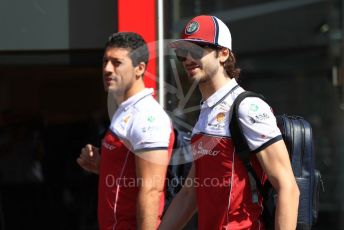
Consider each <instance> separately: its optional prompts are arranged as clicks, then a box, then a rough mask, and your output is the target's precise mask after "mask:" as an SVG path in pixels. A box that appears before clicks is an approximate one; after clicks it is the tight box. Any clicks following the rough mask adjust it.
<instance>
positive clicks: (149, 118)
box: [147, 116, 155, 123]
mask: <svg viewBox="0 0 344 230" xmlns="http://www.w3.org/2000/svg"><path fill="white" fill-rule="evenodd" d="M147 121H148V122H151V123H152V122H154V121H155V117H153V116H149V117H148V118H147Z"/></svg>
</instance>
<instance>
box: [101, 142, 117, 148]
mask: <svg viewBox="0 0 344 230" xmlns="http://www.w3.org/2000/svg"><path fill="white" fill-rule="evenodd" d="M102 145H103V146H104V147H105V148H106V149H108V150H114V149H115V148H116V147H115V146H113V145H111V144H109V143H107V142H106V141H103V142H102Z"/></svg>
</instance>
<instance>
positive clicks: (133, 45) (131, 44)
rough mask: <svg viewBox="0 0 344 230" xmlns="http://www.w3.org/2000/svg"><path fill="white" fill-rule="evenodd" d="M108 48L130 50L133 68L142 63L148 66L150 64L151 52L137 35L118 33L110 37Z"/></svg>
mask: <svg viewBox="0 0 344 230" xmlns="http://www.w3.org/2000/svg"><path fill="white" fill-rule="evenodd" d="M106 48H125V49H129V50H130V55H129V56H130V59H131V61H132V62H133V66H137V65H138V64H140V63H141V62H144V63H145V64H146V65H147V63H148V58H149V52H148V47H147V43H146V42H145V40H144V39H143V38H142V37H141V36H140V35H139V34H137V33H133V32H118V33H114V34H112V35H110V37H109V39H108V41H107V43H106Z"/></svg>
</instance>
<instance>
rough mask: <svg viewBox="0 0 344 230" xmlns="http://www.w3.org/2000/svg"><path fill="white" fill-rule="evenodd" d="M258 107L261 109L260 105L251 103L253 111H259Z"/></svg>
mask: <svg viewBox="0 0 344 230" xmlns="http://www.w3.org/2000/svg"><path fill="white" fill-rule="evenodd" d="M258 109H259V107H258V105H256V104H251V105H250V110H251V111H253V112H256V111H258Z"/></svg>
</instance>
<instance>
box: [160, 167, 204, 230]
mask: <svg viewBox="0 0 344 230" xmlns="http://www.w3.org/2000/svg"><path fill="white" fill-rule="evenodd" d="M194 178H195V169H194V164H192V167H191V169H190V172H189V175H188V177H187V179H186V183H185V184H184V186H183V187H182V189H181V190H180V191H179V192H178V194H177V196H176V197H175V198H174V199H173V200H172V203H171V204H170V206H169V207H168V209H167V211H166V213H165V215H164V217H163V219H162V222H161V225H160V227H159V229H160V230H169V229H171V230H178V229H182V228H183V227H184V226H185V225H186V224H187V222H188V221H189V220H190V218H191V217H192V215H193V214H194V213H195V211H196V209H197V203H196V192H195V181H194Z"/></svg>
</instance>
